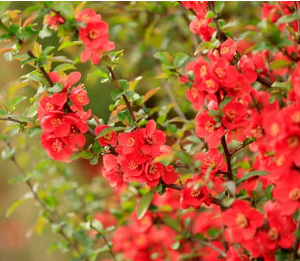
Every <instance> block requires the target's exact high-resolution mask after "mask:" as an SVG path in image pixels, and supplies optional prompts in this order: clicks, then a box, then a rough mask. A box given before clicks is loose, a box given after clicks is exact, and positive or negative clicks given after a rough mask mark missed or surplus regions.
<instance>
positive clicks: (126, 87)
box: [118, 79, 129, 91]
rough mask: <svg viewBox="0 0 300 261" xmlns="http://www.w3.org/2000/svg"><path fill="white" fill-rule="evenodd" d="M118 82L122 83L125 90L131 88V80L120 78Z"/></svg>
mask: <svg viewBox="0 0 300 261" xmlns="http://www.w3.org/2000/svg"><path fill="white" fill-rule="evenodd" d="M118 82H119V83H120V85H121V87H122V89H123V91H125V90H127V89H128V88H129V82H128V81H126V80H123V79H120V80H118Z"/></svg>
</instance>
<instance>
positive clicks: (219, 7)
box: [214, 1, 225, 14]
mask: <svg viewBox="0 0 300 261" xmlns="http://www.w3.org/2000/svg"><path fill="white" fill-rule="evenodd" d="M214 4H215V12H216V14H218V13H220V12H222V10H223V8H224V6H225V1H216V2H214Z"/></svg>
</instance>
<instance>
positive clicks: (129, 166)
mask: <svg viewBox="0 0 300 261" xmlns="http://www.w3.org/2000/svg"><path fill="white" fill-rule="evenodd" d="M137 167H138V165H137V164H136V163H135V162H134V161H130V162H129V163H128V168H129V169H131V170H135V169H137Z"/></svg>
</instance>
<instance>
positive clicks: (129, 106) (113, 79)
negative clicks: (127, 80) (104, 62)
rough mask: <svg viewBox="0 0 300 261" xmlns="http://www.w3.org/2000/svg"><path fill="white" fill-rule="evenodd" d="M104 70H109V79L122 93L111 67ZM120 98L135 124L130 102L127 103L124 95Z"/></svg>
mask: <svg viewBox="0 0 300 261" xmlns="http://www.w3.org/2000/svg"><path fill="white" fill-rule="evenodd" d="M106 68H107V69H108V70H109V72H110V75H111V79H112V81H113V82H114V84H115V85H116V87H117V88H118V89H119V90H120V91H123V89H122V86H121V85H120V83H119V82H118V80H117V78H116V76H115V74H114V71H113V69H112V68H111V67H109V66H107V67H106ZM122 98H123V99H124V101H125V104H126V107H127V109H128V111H129V113H130V116H131V119H132V120H133V122H136V118H135V115H134V112H133V109H132V107H131V105H130V102H129V101H128V99H127V97H126V96H125V95H124V94H123V95H122Z"/></svg>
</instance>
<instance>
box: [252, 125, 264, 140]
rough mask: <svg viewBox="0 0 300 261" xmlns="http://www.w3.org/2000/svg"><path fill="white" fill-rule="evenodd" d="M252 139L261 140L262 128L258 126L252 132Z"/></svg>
mask: <svg viewBox="0 0 300 261" xmlns="http://www.w3.org/2000/svg"><path fill="white" fill-rule="evenodd" d="M252 133H253V136H254V138H262V137H263V128H262V127H261V126H260V125H258V126H257V127H256V129H253V130H252Z"/></svg>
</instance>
